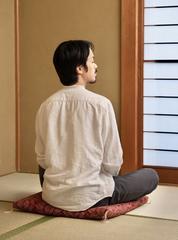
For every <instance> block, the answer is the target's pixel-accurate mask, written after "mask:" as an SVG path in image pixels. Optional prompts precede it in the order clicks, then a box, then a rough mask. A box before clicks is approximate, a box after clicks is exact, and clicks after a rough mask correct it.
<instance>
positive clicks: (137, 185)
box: [39, 167, 159, 207]
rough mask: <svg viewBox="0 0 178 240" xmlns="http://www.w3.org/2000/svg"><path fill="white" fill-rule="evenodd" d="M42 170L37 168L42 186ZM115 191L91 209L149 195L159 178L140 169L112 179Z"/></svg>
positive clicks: (151, 171) (145, 169)
mask: <svg viewBox="0 0 178 240" xmlns="http://www.w3.org/2000/svg"><path fill="white" fill-rule="evenodd" d="M43 175H44V169H43V168H41V167H39V176H40V183H41V185H42V184H43ZM113 179H114V182H115V189H114V192H113V195H112V197H107V198H104V199H102V200H101V201H99V202H98V203H96V204H95V205H94V206H93V207H97V206H104V205H111V204H117V203H123V202H129V201H134V200H136V199H138V198H140V197H142V196H144V195H147V194H149V193H151V192H152V191H153V190H154V189H155V188H156V187H157V185H158V182H159V177H158V174H157V172H156V171H155V170H153V169H151V168H142V169H139V170H137V171H134V172H132V173H129V174H126V175H124V176H116V177H113Z"/></svg>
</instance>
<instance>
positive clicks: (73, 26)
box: [19, 0, 120, 172]
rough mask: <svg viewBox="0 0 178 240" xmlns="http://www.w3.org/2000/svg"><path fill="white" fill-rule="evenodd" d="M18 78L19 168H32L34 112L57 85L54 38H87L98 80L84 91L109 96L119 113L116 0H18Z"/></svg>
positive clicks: (118, 30)
mask: <svg viewBox="0 0 178 240" xmlns="http://www.w3.org/2000/svg"><path fill="white" fill-rule="evenodd" d="M19 1H20V80H21V171H25V172H31V171H32V172H34V171H36V169H37V165H36V161H35V154H34V142H35V133H34V124H35V114H36V111H37V109H38V107H39V105H40V103H41V102H42V101H43V100H44V99H45V98H46V97H47V96H49V95H50V94H51V93H53V92H55V91H57V90H58V89H59V88H60V87H61V85H60V84H59V82H58V78H57V75H56V73H55V71H54V68H53V66H52V55H53V51H54V49H55V48H56V46H57V45H58V43H59V42H61V41H63V40H68V39H88V40H91V41H93V42H94V44H95V48H96V51H95V58H96V63H97V65H98V70H99V71H98V80H97V83H96V84H95V85H92V86H90V89H91V90H93V91H95V92H97V93H99V94H102V95H105V96H106V97H108V98H109V99H111V101H112V103H113V105H114V108H115V112H116V115H117V116H118V115H119V105H120V102H119V95H120V94H119V92H120V91H119V83H120V79H119V75H120V69H119V45H120V44H119V32H120V23H119V21H120V20H119V15H120V14H119V12H120V6H119V2H120V1H118V0H110V1H109V0H90V1H86V0H75V1H73V0H64V1H63V0H19Z"/></svg>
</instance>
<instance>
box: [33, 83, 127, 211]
mask: <svg viewBox="0 0 178 240" xmlns="http://www.w3.org/2000/svg"><path fill="white" fill-rule="evenodd" d="M35 151H36V154H37V162H38V163H39V165H40V166H41V167H43V168H44V169H46V171H45V174H44V183H43V189H42V198H43V199H44V200H45V201H46V202H48V203H49V204H51V205H52V206H55V207H58V208H62V209H65V210H69V211H82V210H85V209H88V208H90V207H91V206H93V205H94V204H96V203H97V202H98V201H99V200H101V199H103V198H105V197H109V196H112V194H113V191H114V181H113V177H112V176H114V175H118V173H119V170H120V167H121V164H122V148H121V143H120V138H119V134H118V129H117V124H116V120H115V115H114V111H113V107H112V104H111V102H110V101H109V100H108V99H107V98H106V97H103V96H101V95H98V94H95V93H93V92H91V91H89V90H87V89H85V87H84V86H79V85H73V86H70V87H64V88H63V89H62V90H59V91H58V92H57V93H55V94H53V95H52V96H51V97H49V98H48V99H47V100H46V101H45V102H44V103H42V105H41V106H40V108H39V110H38V113H37V116H36V144H35Z"/></svg>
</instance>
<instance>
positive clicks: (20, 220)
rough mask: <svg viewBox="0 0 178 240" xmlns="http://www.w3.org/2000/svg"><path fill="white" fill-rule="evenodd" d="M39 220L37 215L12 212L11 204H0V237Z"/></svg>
mask: <svg viewBox="0 0 178 240" xmlns="http://www.w3.org/2000/svg"><path fill="white" fill-rule="evenodd" d="M41 218H42V216H41V215H38V214H30V213H23V212H17V211H13V208H12V203H9V202H0V235H1V234H3V233H6V232H8V231H11V230H13V229H15V228H17V227H19V226H22V225H24V224H27V223H30V222H32V221H35V220H37V219H41ZM0 239H1V238H0Z"/></svg>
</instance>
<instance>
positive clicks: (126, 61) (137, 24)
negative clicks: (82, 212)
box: [120, 0, 178, 184]
mask: <svg viewBox="0 0 178 240" xmlns="http://www.w3.org/2000/svg"><path fill="white" fill-rule="evenodd" d="M143 24H144V0H121V132H120V135H121V141H122V146H123V151H124V164H123V167H122V171H121V174H126V173H128V172H131V171H134V170H136V169H139V168H141V167H143V162H142V159H143V46H144V45H143V35H144V31H143V29H144V25H143ZM144 167H147V166H144ZM149 167H152V168H154V169H155V170H156V171H157V172H158V174H159V176H160V182H161V183H168V184H178V168H171V167H169V168H168V167H153V166H149Z"/></svg>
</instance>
